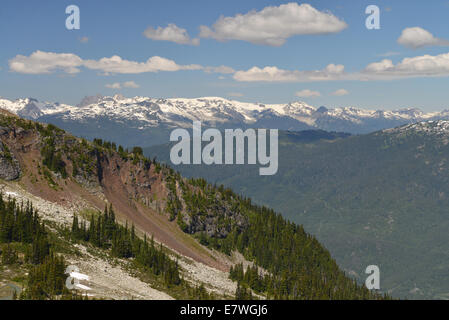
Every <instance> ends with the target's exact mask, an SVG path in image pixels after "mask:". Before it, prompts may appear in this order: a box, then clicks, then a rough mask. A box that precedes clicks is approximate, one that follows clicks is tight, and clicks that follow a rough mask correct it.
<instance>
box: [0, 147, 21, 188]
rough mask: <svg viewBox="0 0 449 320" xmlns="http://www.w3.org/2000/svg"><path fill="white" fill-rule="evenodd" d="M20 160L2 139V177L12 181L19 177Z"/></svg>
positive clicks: (0, 170)
mask: <svg viewBox="0 0 449 320" xmlns="http://www.w3.org/2000/svg"><path fill="white" fill-rule="evenodd" d="M19 176H20V166H19V161H17V159H16V158H15V157H14V155H13V154H12V153H11V152H10V151H9V148H8V147H7V146H6V145H5V144H3V143H2V142H1V141H0V179H3V180H7V181H11V180H15V179H17V178H19Z"/></svg>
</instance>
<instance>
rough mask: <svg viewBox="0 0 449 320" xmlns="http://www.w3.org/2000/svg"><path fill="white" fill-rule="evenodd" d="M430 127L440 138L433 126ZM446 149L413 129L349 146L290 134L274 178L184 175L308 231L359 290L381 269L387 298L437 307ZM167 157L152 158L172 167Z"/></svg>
mask: <svg viewBox="0 0 449 320" xmlns="http://www.w3.org/2000/svg"><path fill="white" fill-rule="evenodd" d="M427 125H428V126H429V130H433V129H431V126H435V125H436V123H433V124H427ZM309 136H310V134H309ZM445 141H447V138H444V137H441V136H438V135H435V134H429V133H428V132H426V131H416V130H413V129H409V130H405V129H404V130H402V129H401V130H398V131H390V132H388V131H387V132H379V133H373V134H369V135H361V136H352V137H347V138H345V139H328V138H325V139H322V136H321V135H320V134H317V137H316V139H312V138H308V139H305V138H304V135H303V134H301V133H291V132H286V133H280V140H279V170H278V173H277V174H276V175H274V176H270V177H263V176H259V174H258V166H247V165H242V166H216V165H212V166H205V165H199V166H177V169H178V170H179V171H180V172H181V173H182V174H183V175H184V176H187V177H203V178H205V179H207V180H209V181H214V182H216V183H217V184H224V185H225V186H227V187H229V188H232V189H233V190H235V191H236V192H238V193H241V194H244V195H245V196H247V197H251V198H252V199H253V201H254V202H255V203H258V204H261V205H266V206H269V207H272V208H274V209H275V210H277V211H279V212H282V214H283V215H284V216H285V217H286V218H288V219H291V220H292V221H294V222H296V223H301V224H303V225H304V228H305V230H306V231H307V232H310V233H312V234H314V235H315V236H316V237H317V239H318V240H319V241H320V242H321V243H323V244H324V245H325V246H326V247H327V248H328V249H329V250H330V252H331V253H332V256H333V257H335V258H336V260H337V262H338V264H339V265H340V266H341V267H342V268H344V270H347V271H348V272H351V274H353V275H354V276H355V277H356V278H357V279H358V280H359V281H360V283H363V282H364V280H365V279H366V274H365V273H364V272H365V268H366V267H367V266H368V265H371V264H376V265H378V266H379V267H380V270H381V289H382V290H383V291H384V292H386V291H387V290H393V291H392V292H391V294H392V295H393V296H397V297H407V298H414V297H416V298H419V299H422V298H438V297H441V296H445V295H446V294H447V293H449V277H447V272H445V271H444V270H448V269H449V247H448V244H449V233H448V232H447V230H448V229H449V222H448V221H449V220H448V219H447V217H448V208H449V194H448V192H447V190H449V167H448V164H449V145H448V144H447V143H446V142H445ZM164 150H165V151H164ZM169 150H170V149H169V148H167V146H165V147H159V148H152V149H149V150H147V151H146V152H151V154H152V155H157V156H158V159H160V160H161V161H167V162H168V161H169V158H168V151H169ZM415 288H419V290H414V289H415Z"/></svg>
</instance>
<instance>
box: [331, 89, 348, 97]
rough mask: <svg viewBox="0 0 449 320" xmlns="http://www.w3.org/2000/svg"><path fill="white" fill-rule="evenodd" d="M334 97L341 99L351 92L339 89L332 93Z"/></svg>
mask: <svg viewBox="0 0 449 320" xmlns="http://www.w3.org/2000/svg"><path fill="white" fill-rule="evenodd" d="M331 94H332V95H333V96H337V97H341V96H346V95H348V94H349V91H348V90H346V89H338V90H336V91H334V92H332V93H331Z"/></svg>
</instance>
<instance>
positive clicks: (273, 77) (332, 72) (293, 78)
mask: <svg viewBox="0 0 449 320" xmlns="http://www.w3.org/2000/svg"><path fill="white" fill-rule="evenodd" d="M344 75H345V72H344V66H343V65H335V64H329V65H328V66H327V67H326V68H324V69H323V70H312V71H301V70H283V69H279V68H277V67H275V66H268V67H264V68H262V69H261V68H259V67H252V68H250V69H248V70H246V71H237V72H236V73H235V74H234V79H235V80H237V81H245V82H309V81H310V82H311V81H326V80H338V79H339V78H341V77H342V76H344Z"/></svg>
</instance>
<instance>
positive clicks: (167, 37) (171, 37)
mask: <svg viewBox="0 0 449 320" xmlns="http://www.w3.org/2000/svg"><path fill="white" fill-rule="evenodd" d="M143 34H144V36H145V37H147V38H148V39H152V40H159V41H171V42H175V43H178V44H190V45H195V46H197V45H199V44H200V39H198V38H194V39H190V36H189V34H188V33H187V30H186V29H183V28H179V27H178V26H177V25H175V24H173V23H170V24H168V26H167V27H165V28H162V27H157V29H154V28H153V27H148V28H147V29H146V30H145V31H144V32H143Z"/></svg>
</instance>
